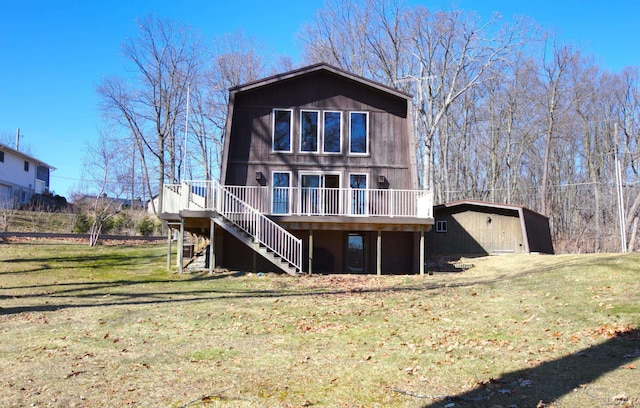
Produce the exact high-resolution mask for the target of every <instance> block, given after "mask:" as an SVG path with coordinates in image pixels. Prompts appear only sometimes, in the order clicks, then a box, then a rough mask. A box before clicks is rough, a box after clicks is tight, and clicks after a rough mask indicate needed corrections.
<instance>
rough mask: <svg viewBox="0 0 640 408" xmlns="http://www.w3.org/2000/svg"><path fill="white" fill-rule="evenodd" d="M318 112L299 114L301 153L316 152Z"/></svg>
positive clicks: (302, 112)
mask: <svg viewBox="0 0 640 408" xmlns="http://www.w3.org/2000/svg"><path fill="white" fill-rule="evenodd" d="M318 116H319V114H318V112H317V111H304V110H303V111H301V112H300V151H301V152H313V153H315V152H317V151H318V135H319V132H318V130H319V128H318Z"/></svg>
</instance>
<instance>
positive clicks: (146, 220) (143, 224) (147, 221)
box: [137, 215, 156, 236]
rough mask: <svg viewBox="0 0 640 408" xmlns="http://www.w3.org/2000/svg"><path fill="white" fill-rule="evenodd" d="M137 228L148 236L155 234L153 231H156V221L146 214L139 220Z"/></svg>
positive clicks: (141, 233)
mask: <svg viewBox="0 0 640 408" xmlns="http://www.w3.org/2000/svg"><path fill="white" fill-rule="evenodd" d="M137 228H138V232H139V233H140V235H144V236H148V235H151V234H153V232H154V231H155V229H156V223H155V222H154V221H153V219H152V218H151V217H149V216H148V215H145V216H144V217H142V219H141V220H140V221H139V222H138V226H137Z"/></svg>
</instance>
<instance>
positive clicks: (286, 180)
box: [160, 63, 434, 274]
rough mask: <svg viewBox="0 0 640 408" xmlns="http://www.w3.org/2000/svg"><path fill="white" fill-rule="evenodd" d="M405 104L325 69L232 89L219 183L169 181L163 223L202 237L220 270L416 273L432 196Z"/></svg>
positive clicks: (402, 97) (404, 98) (396, 95)
mask: <svg viewBox="0 0 640 408" xmlns="http://www.w3.org/2000/svg"><path fill="white" fill-rule="evenodd" d="M410 106H411V96H410V95H408V94H406V93H404V92H401V91H399V90H397V89H394V88H391V87H388V86H385V85H382V84H379V83H377V82H374V81H370V80H368V79H365V78H362V77H359V76H356V75H354V74H351V73H349V72H346V71H343V70H341V69H338V68H335V67H333V66H330V65H327V64H324V63H320V64H315V65H311V66H307V67H304V68H300V69H297V70H294V71H290V72H286V73H282V74H279V75H275V76H271V77H268V78H265V79H262V80H258V81H255V82H251V83H247V84H243V85H240V86H237V87H235V88H232V89H231V90H230V96H229V110H228V117H227V132H226V135H225V144H224V152H223V157H222V168H221V177H220V181H219V182H217V181H183V182H182V183H181V184H178V185H166V186H165V187H164V190H163V194H162V212H161V214H160V216H161V218H163V219H164V220H166V221H168V223H169V226H171V227H172V228H175V229H180V232H181V233H180V234H179V236H180V237H183V233H184V231H189V232H192V233H200V234H204V235H206V234H208V235H209V238H210V241H211V242H212V243H213V244H214V245H212V246H211V247H210V258H211V259H212V260H213V261H212V262H215V265H216V266H224V267H227V268H238V269H243V270H273V269H274V267H276V268H279V269H282V270H285V271H287V272H289V273H292V274H296V273H301V272H323V273H378V274H382V273H385V274H386V273H390V274H391V273H419V272H423V268H424V262H423V259H424V251H425V249H424V233H425V232H426V231H428V230H430V229H431V227H432V225H433V222H434V221H433V217H432V210H433V200H432V194H431V192H429V191H424V190H420V189H419V187H418V177H417V169H416V167H417V166H416V159H415V140H414V136H413V134H412V118H411V109H410ZM180 245H182V244H181V243H179V246H180ZM180 254H181V251H178V258H179V259H178V264H179V265H181V262H182V261H181V259H180V257H181V255H180ZM257 254H259V255H260V256H257ZM210 267H212V265H211V266H210Z"/></svg>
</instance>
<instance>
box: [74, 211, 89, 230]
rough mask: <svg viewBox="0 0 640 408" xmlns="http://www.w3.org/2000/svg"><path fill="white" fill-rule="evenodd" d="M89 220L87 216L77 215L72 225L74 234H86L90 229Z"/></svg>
mask: <svg viewBox="0 0 640 408" xmlns="http://www.w3.org/2000/svg"><path fill="white" fill-rule="evenodd" d="M91 224H92V221H91V218H89V216H88V215H87V214H83V213H77V214H76V220H75V223H74V224H73V232H74V233H76V234H86V233H87V232H89V229H90V228H91Z"/></svg>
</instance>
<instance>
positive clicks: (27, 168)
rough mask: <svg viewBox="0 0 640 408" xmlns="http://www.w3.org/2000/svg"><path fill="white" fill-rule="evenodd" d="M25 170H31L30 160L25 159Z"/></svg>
mask: <svg viewBox="0 0 640 408" xmlns="http://www.w3.org/2000/svg"><path fill="white" fill-rule="evenodd" d="M24 171H29V162H28V161H26V160H25V161H24Z"/></svg>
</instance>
